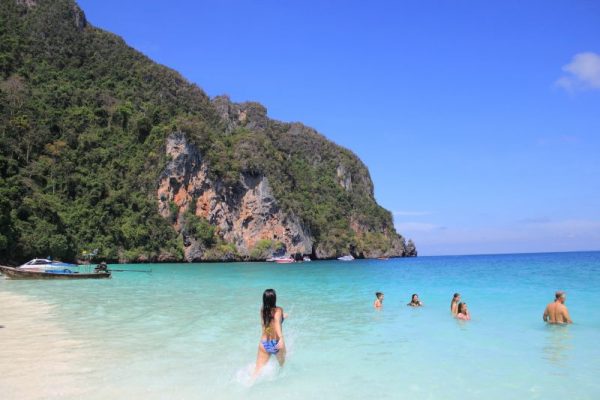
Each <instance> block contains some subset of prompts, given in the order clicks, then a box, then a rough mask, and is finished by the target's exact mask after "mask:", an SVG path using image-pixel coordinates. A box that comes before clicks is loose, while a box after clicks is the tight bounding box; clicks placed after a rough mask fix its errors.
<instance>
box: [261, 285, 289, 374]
mask: <svg viewBox="0 0 600 400" xmlns="http://www.w3.org/2000/svg"><path fill="white" fill-rule="evenodd" d="M260 316H261V320H262V336H261V337H260V343H259V344H258V355H257V356H256V368H255V369H254V376H256V375H258V373H259V372H260V370H261V368H262V367H264V366H265V364H266V363H267V362H268V361H269V357H271V354H275V356H276V357H277V361H279V365H281V366H283V363H285V341H284V340H283V330H282V329H281V324H282V323H283V320H284V319H285V314H284V313H283V309H282V308H281V307H277V294H276V293H275V290H273V289H267V290H265V292H264V293H263V306H262V308H261V310H260Z"/></svg>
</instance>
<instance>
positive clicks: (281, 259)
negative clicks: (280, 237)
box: [275, 257, 296, 264]
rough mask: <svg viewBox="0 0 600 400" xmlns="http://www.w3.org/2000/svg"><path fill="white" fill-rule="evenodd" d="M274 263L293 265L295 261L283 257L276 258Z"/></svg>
mask: <svg viewBox="0 0 600 400" xmlns="http://www.w3.org/2000/svg"><path fill="white" fill-rule="evenodd" d="M275 262H276V263H277V264H291V263H295V262H296V260H294V259H293V258H292V257H283V258H278V259H277V260H275Z"/></svg>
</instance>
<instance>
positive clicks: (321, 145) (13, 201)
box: [0, 0, 403, 261]
mask: <svg viewBox="0 0 600 400" xmlns="http://www.w3.org/2000/svg"><path fill="white" fill-rule="evenodd" d="M25 3H27V4H29V5H24V4H25ZM32 4H33V5H32ZM223 107H236V105H233V104H231V103H228V100H227V99H224V98H218V99H216V100H215V101H211V99H209V98H208V97H207V96H206V94H205V93H204V92H203V91H202V90H201V89H199V88H198V87H197V86H195V85H193V84H190V83H188V82H187V81H186V80H185V79H184V78H182V77H181V76H180V75H179V74H178V73H176V72H174V71H172V70H170V69H168V68H166V67H164V66H161V65H158V64H156V63H154V62H152V61H151V60H150V59H148V58H147V57H145V56H144V55H142V54H141V53H139V52H137V51H135V50H134V49H132V48H130V47H129V46H127V45H126V44H125V43H124V41H123V40H122V39H121V38H119V37H117V36H115V35H113V34H111V33H108V32H105V31H103V30H100V29H97V28H94V27H92V26H90V25H89V24H87V22H86V20H85V17H84V15H83V13H82V12H81V10H80V9H79V8H78V7H77V6H76V4H75V3H74V2H73V1H72V0H38V1H37V2H35V1H29V2H23V1H17V0H0V145H1V147H0V259H2V260H8V261H21V260H23V259H27V258H31V257H34V256H45V255H52V256H54V257H56V258H62V259H67V260H72V259H75V258H76V257H77V256H78V255H79V254H81V252H82V250H90V249H94V248H99V249H100V253H99V255H100V257H103V258H106V259H110V260H118V259H120V260H137V259H152V260H161V259H162V260H168V259H171V260H181V259H182V255H183V246H184V243H183V241H182V238H181V236H179V235H178V233H177V232H176V231H175V230H174V229H173V228H172V226H171V224H170V221H168V219H165V218H162V217H161V216H160V215H159V214H158V212H157V200H156V185H157V179H158V176H159V174H160V172H161V170H162V169H163V168H164V166H165V164H166V162H167V161H168V160H166V159H165V158H166V157H165V155H164V154H165V153H164V142H165V138H166V137H167V135H168V134H170V133H171V132H173V131H175V130H179V131H183V132H185V133H186V135H188V136H189V138H190V140H191V141H192V142H193V143H195V144H196V146H197V147H198V149H199V150H200V151H201V153H202V155H203V157H204V159H205V161H206V162H207V163H208V164H209V165H210V171H211V174H212V175H213V178H215V179H219V180H221V181H223V182H224V183H225V184H227V185H231V186H235V185H236V184H237V183H238V181H239V176H240V173H247V174H255V175H264V176H267V177H268V179H269V182H270V184H271V186H272V187H273V191H274V194H275V197H276V198H277V199H278V203H279V204H280V206H281V207H282V209H284V210H286V211H287V212H291V213H293V214H295V215H296V216H297V217H298V218H299V219H300V220H301V221H302V223H303V224H304V225H305V226H306V227H307V228H308V230H309V232H310V233H311V235H312V236H313V237H314V238H315V242H316V243H321V245H323V246H326V247H329V248H331V249H334V250H335V251H337V252H345V251H348V249H353V250H354V251H355V252H357V254H358V253H360V251H362V249H365V248H373V246H375V247H382V249H383V248H385V247H386V246H387V247H390V246H393V242H394V241H395V240H398V239H399V238H398V237H397V236H396V233H395V231H394V228H393V225H392V220H391V215H390V213H389V212H388V211H386V210H384V209H383V208H381V207H379V206H378V205H377V204H376V202H375V200H374V197H373V187H372V183H371V180H370V177H369V175H368V171H367V169H366V168H365V166H364V165H363V164H362V163H361V162H360V160H358V158H357V157H356V156H355V155H354V154H352V153H351V152H350V151H348V150H345V149H342V148H340V147H339V146H336V145H335V144H333V143H331V142H329V141H327V140H326V139H325V138H324V137H322V136H321V135H319V134H318V133H316V132H314V131H313V130H311V129H308V128H306V127H303V126H301V125H299V124H284V123H281V122H277V121H272V120H269V119H268V118H266V110H264V108H263V107H262V106H260V105H259V104H255V103H245V104H244V105H243V109H244V113H245V114H244V115H245V117H244V118H245V119H243V120H240V119H237V120H236V119H235V118H230V117H231V116H230V115H224V111H223ZM225 114H227V112H225ZM240 121H241V122H240ZM348 177H351V179H350V178H348ZM349 179H350V180H349ZM350 181H351V183H350ZM187 221H189V225H188V226H187V230H188V231H189V233H190V234H192V235H194V236H195V237H197V238H199V239H200V240H201V241H202V242H203V243H204V244H205V245H206V246H207V247H208V248H209V250H210V251H212V252H213V253H214V254H216V255H217V256H221V255H222V254H228V255H229V256H231V257H234V256H235V254H236V252H235V246H233V247H232V246H231V245H230V244H228V243H224V242H223V241H222V240H220V238H218V237H217V233H216V231H215V230H214V229H212V227H211V226H210V225H209V224H208V222H207V221H206V220H202V219H198V218H195V216H189V218H187ZM353 225H354V229H353ZM356 227H359V229H356ZM357 232H358V233H357ZM400 240H401V241H403V239H401V238H400ZM261 246H262V247H260V248H258V249H257V250H256V253H257V254H258V253H259V252H263V251H265V249H263V247H265V248H268V247H270V246H274V245H273V244H271V243H268V244H267V243H262V244H261Z"/></svg>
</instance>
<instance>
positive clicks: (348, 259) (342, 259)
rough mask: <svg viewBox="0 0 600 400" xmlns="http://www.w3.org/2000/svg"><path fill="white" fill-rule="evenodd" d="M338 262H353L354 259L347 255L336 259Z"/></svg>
mask: <svg viewBox="0 0 600 400" xmlns="http://www.w3.org/2000/svg"><path fill="white" fill-rule="evenodd" d="M338 260H340V261H354V257H352V255H351V254H348V255H347V256H342V257H338Z"/></svg>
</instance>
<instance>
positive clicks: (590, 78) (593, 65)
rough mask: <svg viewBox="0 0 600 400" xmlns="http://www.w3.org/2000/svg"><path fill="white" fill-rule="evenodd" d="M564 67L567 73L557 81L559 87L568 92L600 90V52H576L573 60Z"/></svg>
mask: <svg viewBox="0 0 600 400" xmlns="http://www.w3.org/2000/svg"><path fill="white" fill-rule="evenodd" d="M562 69H563V71H565V72H566V74H565V75H563V76H561V77H560V78H559V79H558V80H557V81H556V85H557V86H558V87H561V88H563V89H565V90H566V91H568V92H573V91H576V90H586V89H598V90H600V54H596V53H592V52H585V53H578V54H575V56H574V57H573V60H572V61H571V62H570V63H569V64H567V65H565V66H563V68H562Z"/></svg>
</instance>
